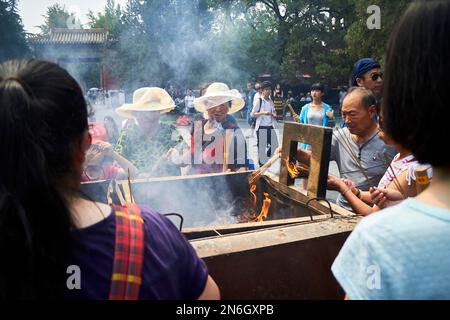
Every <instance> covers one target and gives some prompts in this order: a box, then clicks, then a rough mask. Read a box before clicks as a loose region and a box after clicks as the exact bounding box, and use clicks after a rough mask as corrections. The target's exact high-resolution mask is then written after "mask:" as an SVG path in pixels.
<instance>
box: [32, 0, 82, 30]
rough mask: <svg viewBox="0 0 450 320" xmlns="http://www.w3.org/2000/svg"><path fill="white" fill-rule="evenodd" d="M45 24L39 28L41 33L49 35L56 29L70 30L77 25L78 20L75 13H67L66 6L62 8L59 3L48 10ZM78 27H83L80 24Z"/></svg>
mask: <svg viewBox="0 0 450 320" xmlns="http://www.w3.org/2000/svg"><path fill="white" fill-rule="evenodd" d="M44 19H45V20H44V23H43V24H42V25H40V26H39V29H41V33H42V34H44V35H47V34H49V33H50V31H51V30H52V29H54V28H69V27H72V26H74V27H75V26H76V25H77V19H76V17H75V14H74V13H70V12H69V11H67V9H66V6H61V5H59V4H58V3H55V4H54V5H52V6H50V7H48V8H47V12H46V14H45V15H44ZM77 27H80V28H81V27H82V26H81V24H78V26H77Z"/></svg>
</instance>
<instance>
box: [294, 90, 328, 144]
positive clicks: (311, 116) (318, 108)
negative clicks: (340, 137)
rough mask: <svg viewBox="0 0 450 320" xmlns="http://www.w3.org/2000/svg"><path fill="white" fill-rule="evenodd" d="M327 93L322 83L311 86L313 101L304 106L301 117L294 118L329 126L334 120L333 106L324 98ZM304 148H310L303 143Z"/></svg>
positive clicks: (316, 124)
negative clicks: (325, 101)
mask: <svg viewBox="0 0 450 320" xmlns="http://www.w3.org/2000/svg"><path fill="white" fill-rule="evenodd" d="M324 94H325V87H324V86H323V85H322V84H321V83H315V84H313V85H312V86H311V96H312V102H311V103H308V104H306V105H305V106H303V108H302V111H301V113H300V117H295V118H294V119H295V120H296V121H298V122H300V123H303V124H311V125H315V126H324V127H329V126H330V121H331V120H333V117H334V113H333V108H332V107H331V106H330V105H328V104H326V103H324V102H323V101H322V98H323V96H324ZM301 148H302V149H310V147H309V146H308V145H306V144H303V143H302V144H301Z"/></svg>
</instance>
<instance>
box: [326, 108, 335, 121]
mask: <svg viewBox="0 0 450 320" xmlns="http://www.w3.org/2000/svg"><path fill="white" fill-rule="evenodd" d="M326 115H327V117H328V118H330V119H331V118H333V115H334V111H332V110H328V111H327V112H326Z"/></svg>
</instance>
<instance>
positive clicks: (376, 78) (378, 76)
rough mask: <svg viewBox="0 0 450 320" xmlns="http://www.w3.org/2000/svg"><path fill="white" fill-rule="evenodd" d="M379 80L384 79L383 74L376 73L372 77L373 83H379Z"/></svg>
mask: <svg viewBox="0 0 450 320" xmlns="http://www.w3.org/2000/svg"><path fill="white" fill-rule="evenodd" d="M378 78H380V79H383V73H374V74H372V75H371V76H370V79H372V81H377V80H378Z"/></svg>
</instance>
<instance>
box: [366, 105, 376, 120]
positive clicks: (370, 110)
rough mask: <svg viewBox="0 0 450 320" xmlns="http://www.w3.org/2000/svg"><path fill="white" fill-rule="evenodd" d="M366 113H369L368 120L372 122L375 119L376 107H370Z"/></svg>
mask: <svg viewBox="0 0 450 320" xmlns="http://www.w3.org/2000/svg"><path fill="white" fill-rule="evenodd" d="M368 111H369V115H370V118H371V119H372V120H374V119H375V115H376V114H377V106H376V105H371V106H370V107H369V109H368Z"/></svg>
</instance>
